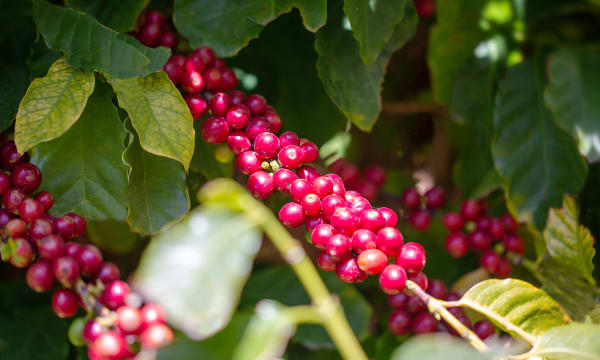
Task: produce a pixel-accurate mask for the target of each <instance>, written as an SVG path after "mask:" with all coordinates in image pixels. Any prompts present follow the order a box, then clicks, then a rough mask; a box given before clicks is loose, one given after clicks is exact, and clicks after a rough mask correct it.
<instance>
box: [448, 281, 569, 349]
mask: <svg viewBox="0 0 600 360" xmlns="http://www.w3.org/2000/svg"><path fill="white" fill-rule="evenodd" d="M460 302H461V303H462V304H463V305H464V306H467V307H469V308H471V309H473V310H475V311H478V312H480V313H482V314H484V315H485V316H486V317H488V318H489V319H490V320H492V321H493V322H494V323H495V324H496V325H498V326H499V327H500V328H501V329H502V330H504V331H507V332H509V333H510V334H511V335H513V336H518V337H521V338H523V339H524V340H526V341H527V342H529V343H530V344H535V343H536V341H537V340H538V338H539V337H540V336H542V335H544V333H545V332H546V331H548V330H549V329H551V328H553V327H555V326H560V325H564V324H568V323H569V322H570V319H569V317H568V316H567V315H566V314H565V313H564V312H563V311H562V309H561V308H560V306H559V305H558V304H557V303H556V302H555V301H554V300H552V298H551V297H550V296H548V294H546V293H545V292H544V291H543V290H540V289H538V288H536V287H535V286H533V285H531V284H529V283H527V282H525V281H522V280H516V279H505V280H498V279H493V280H486V281H482V282H480V283H479V284H477V285H475V286H473V287H472V288H471V289H469V291H467V293H466V294H465V295H464V296H463V298H462V299H461V300H460Z"/></svg>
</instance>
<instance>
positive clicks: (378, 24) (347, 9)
mask: <svg viewBox="0 0 600 360" xmlns="http://www.w3.org/2000/svg"><path fill="white" fill-rule="evenodd" d="M406 3H407V1H406V0H399V1H364V0H344V13H345V14H346V16H347V17H348V20H349V21H350V25H351V26H352V33H353V34H354V38H355V39H356V40H357V41H358V42H359V43H360V57H361V58H362V60H363V62H364V63H365V64H372V63H373V62H375V60H377V57H378V56H379V54H380V53H381V51H382V50H383V48H384V46H385V44H386V42H388V40H390V38H391V37H392V34H393V33H394V28H395V27H396V25H398V23H400V21H402V19H403V18H404V10H405V8H406Z"/></svg>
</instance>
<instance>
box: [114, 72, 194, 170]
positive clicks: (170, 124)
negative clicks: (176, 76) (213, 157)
mask: <svg viewBox="0 0 600 360" xmlns="http://www.w3.org/2000/svg"><path fill="white" fill-rule="evenodd" d="M108 81H109V82H110V84H111V85H112V86H113V89H114V90H115V92H116V93H117V98H118V99H119V105H121V107H122V108H123V109H125V110H126V111H127V113H128V114H129V116H130V118H131V123H132V124H133V127H134V128H135V130H136V131H137V134H138V135H139V138H140V143H141V144H142V147H143V148H144V150H146V151H148V152H150V153H153V154H156V155H159V156H165V157H168V158H171V159H175V160H177V161H179V162H180V163H181V164H182V165H183V166H184V167H185V169H186V171H187V169H188V167H189V166H190V161H191V159H192V155H193V154H194V134H195V132H194V127H193V123H194V120H193V119H192V114H191V113H190V110H189V109H188V107H187V105H186V104H185V101H184V100H183V98H182V97H181V94H180V93H179V91H178V90H177V88H176V87H175V85H173V83H172V82H171V80H169V77H168V76H167V74H166V73H165V72H162V71H161V72H158V73H154V74H150V75H148V76H146V77H143V78H135V79H126V80H119V79H113V78H109V79H108Z"/></svg>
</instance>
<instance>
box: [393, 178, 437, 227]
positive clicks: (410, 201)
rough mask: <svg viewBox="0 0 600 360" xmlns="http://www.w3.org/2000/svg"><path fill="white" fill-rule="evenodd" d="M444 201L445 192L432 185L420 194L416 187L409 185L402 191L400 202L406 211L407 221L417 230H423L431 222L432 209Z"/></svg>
mask: <svg viewBox="0 0 600 360" xmlns="http://www.w3.org/2000/svg"><path fill="white" fill-rule="evenodd" d="M445 203H446V192H445V191H444V189H442V188H441V187H433V188H431V189H429V190H428V191H427V192H425V194H423V195H421V194H420V193H419V191H418V190H417V188H414V187H409V188H407V189H406V190H404V192H403V193H402V204H403V205H404V207H405V208H406V210H407V211H408V214H409V215H408V222H409V224H410V225H412V227H414V228H415V229H417V230H418V231H425V230H427V228H429V224H430V223H431V214H432V213H433V211H435V210H437V209H439V208H441V207H442V206H444V204H445Z"/></svg>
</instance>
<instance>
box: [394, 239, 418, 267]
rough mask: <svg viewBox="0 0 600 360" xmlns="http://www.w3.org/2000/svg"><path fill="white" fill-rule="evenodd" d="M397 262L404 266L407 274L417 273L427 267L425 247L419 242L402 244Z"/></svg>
mask: <svg viewBox="0 0 600 360" xmlns="http://www.w3.org/2000/svg"><path fill="white" fill-rule="evenodd" d="M396 263H397V264H398V265H400V266H402V268H403V269H404V271H406V273H407V274H409V275H411V274H417V273H419V272H420V271H422V270H423V268H424V267H425V249H424V248H423V246H421V244H418V243H414V242H409V243H406V244H404V245H403V246H402V249H401V250H400V254H399V255H398V258H397V260H396Z"/></svg>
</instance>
